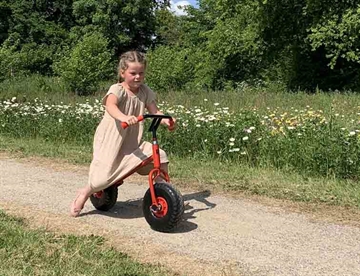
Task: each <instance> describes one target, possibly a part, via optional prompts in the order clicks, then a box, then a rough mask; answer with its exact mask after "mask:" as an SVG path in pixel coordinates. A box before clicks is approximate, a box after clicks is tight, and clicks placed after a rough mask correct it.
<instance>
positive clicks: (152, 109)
mask: <svg viewBox="0 0 360 276" xmlns="http://www.w3.org/2000/svg"><path fill="white" fill-rule="evenodd" d="M146 109H147V110H148V111H149V113H150V114H158V115H164V113H162V112H161V111H160V110H159V109H158V108H157V105H156V103H155V102H151V103H150V104H148V105H147V106H146ZM173 122H174V123H173V124H170V120H169V119H162V120H161V123H162V124H164V125H167V127H168V128H169V130H174V129H175V122H176V120H175V118H173Z"/></svg>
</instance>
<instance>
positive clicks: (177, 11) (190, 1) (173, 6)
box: [170, 0, 197, 15]
mask: <svg viewBox="0 0 360 276" xmlns="http://www.w3.org/2000/svg"><path fill="white" fill-rule="evenodd" d="M196 2H197V1H196V0H187V1H179V0H172V1H170V4H171V10H172V11H174V12H175V14H177V15H184V14H185V13H184V11H183V10H182V9H180V8H178V6H186V5H192V6H194V7H197V3H196Z"/></svg>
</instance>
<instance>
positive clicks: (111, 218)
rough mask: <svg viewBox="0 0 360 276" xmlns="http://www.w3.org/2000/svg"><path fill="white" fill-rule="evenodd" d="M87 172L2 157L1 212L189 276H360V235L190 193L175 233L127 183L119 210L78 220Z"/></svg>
mask: <svg viewBox="0 0 360 276" xmlns="http://www.w3.org/2000/svg"><path fill="white" fill-rule="evenodd" d="M86 182H87V176H86V172H85V171H84V170H79V171H75V170H72V169H71V170H70V169H64V168H63V169H55V168H51V167H50V166H46V165H37V164H36V163H35V162H24V161H16V160H13V159H10V158H7V157H1V156H0V202H1V203H0V208H2V209H5V210H6V211H7V212H9V213H13V214H17V215H22V216H25V217H27V218H29V219H30V221H33V222H37V224H38V225H43V226H45V227H47V228H49V229H55V230H59V231H65V232H66V231H67V232H71V233H84V234H90V233H94V234H101V235H104V236H106V237H107V238H108V239H109V242H110V243H111V244H112V245H114V246H116V247H118V248H120V249H121V250H122V251H125V252H127V253H129V254H130V255H132V256H133V257H134V258H136V259H139V260H141V261H146V262H153V263H160V264H163V265H166V266H167V267H170V268H171V269H173V270H174V271H178V272H181V273H182V274H185V275H199V274H200V273H199V272H201V274H202V275H277V276H278V275H312V276H313V275H326V276H331V275H336V276H337V275H360V229H359V228H357V227H354V226H346V225H340V224H335V223H325V222H319V221H317V222H315V221H311V220H310V219H309V217H308V216H305V215H303V214H299V213H291V212H289V211H286V210H285V209H282V208H280V207H271V206H266V205H262V204H260V203H258V202H254V201H251V200H248V199H234V198H228V197H225V196H219V195H211V194H210V193H209V192H206V191H204V192H183V196H184V199H185V202H186V204H187V205H186V211H185V221H183V222H182V224H181V226H180V228H179V229H178V231H177V232H176V233H172V234H164V233H158V232H155V231H153V230H151V229H150V228H149V226H148V225H147V223H146V221H145V219H144V218H143V216H142V211H141V199H142V196H143V195H144V193H145V191H146V188H147V187H146V184H136V183H125V184H124V185H123V186H121V187H120V189H119V198H118V203H117V204H116V206H115V207H114V208H113V210H111V212H108V213H99V212H98V211H96V210H94V208H93V207H92V205H91V203H90V202H88V203H87V204H86V205H85V208H84V211H83V215H82V216H81V217H79V218H76V219H74V218H70V217H69V216H68V212H69V206H70V202H71V200H72V199H73V197H74V195H75V193H76V191H77V189H78V188H80V187H81V186H83V185H84V183H86Z"/></svg>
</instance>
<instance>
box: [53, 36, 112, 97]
mask: <svg viewBox="0 0 360 276" xmlns="http://www.w3.org/2000/svg"><path fill="white" fill-rule="evenodd" d="M107 47H108V41H107V39H106V38H105V37H104V36H103V35H102V34H100V33H93V34H91V35H85V36H84V37H83V39H82V40H81V41H79V42H78V44H76V45H75V47H74V48H73V50H72V51H71V52H70V53H69V54H68V55H67V56H65V57H64V58H63V59H61V60H60V61H59V62H57V63H55V64H54V66H53V68H54V71H55V72H56V73H57V74H58V75H60V76H61V77H62V78H63V79H64V81H65V82H66V83H67V85H68V86H69V88H70V89H71V90H72V91H74V92H75V93H76V94H78V95H89V94H91V93H92V92H94V91H96V90H97V88H98V86H99V82H100V81H102V80H103V79H108V78H109V76H110V75H111V73H113V69H114V68H113V66H112V64H111V53H110V52H109V51H108V49H107Z"/></svg>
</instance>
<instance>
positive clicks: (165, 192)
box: [143, 183, 184, 232]
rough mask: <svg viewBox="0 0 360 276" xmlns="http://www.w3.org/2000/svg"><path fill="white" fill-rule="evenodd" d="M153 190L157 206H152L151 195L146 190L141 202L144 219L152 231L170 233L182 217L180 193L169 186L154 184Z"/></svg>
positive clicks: (182, 207)
mask: <svg viewBox="0 0 360 276" xmlns="http://www.w3.org/2000/svg"><path fill="white" fill-rule="evenodd" d="M154 190H155V195H156V201H157V203H158V206H152V201H151V193H150V189H148V190H147V191H146V193H145V195H144V200H143V213H144V217H145V219H146V221H147V222H148V224H149V225H150V226H151V228H152V229H154V230H156V231H160V232H170V231H171V230H173V229H174V228H175V227H176V226H177V225H178V223H179V222H180V220H181V218H182V216H183V213H184V200H183V198H182V195H181V194H180V192H178V191H177V190H176V189H175V188H174V187H173V186H171V185H170V184H167V183H155V184H154ZM156 207H157V208H156Z"/></svg>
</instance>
